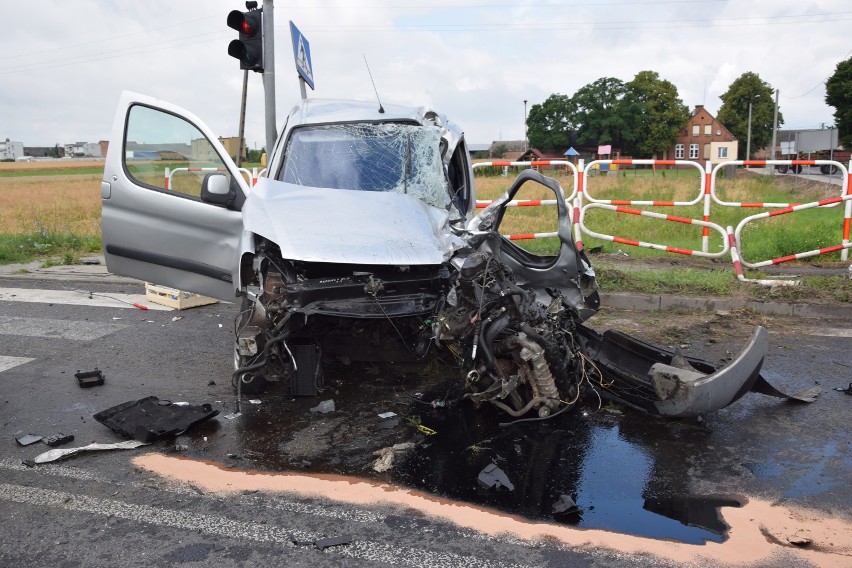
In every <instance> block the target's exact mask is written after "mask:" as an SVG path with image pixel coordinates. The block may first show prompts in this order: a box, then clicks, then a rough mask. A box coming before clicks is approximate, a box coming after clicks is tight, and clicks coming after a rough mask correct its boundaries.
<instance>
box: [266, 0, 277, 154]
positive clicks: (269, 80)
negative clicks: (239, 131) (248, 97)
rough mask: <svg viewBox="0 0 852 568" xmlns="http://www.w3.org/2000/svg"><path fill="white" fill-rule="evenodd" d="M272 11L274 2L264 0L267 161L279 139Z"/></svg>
mask: <svg viewBox="0 0 852 568" xmlns="http://www.w3.org/2000/svg"><path fill="white" fill-rule="evenodd" d="M272 10H273V9H272V0H263V58H264V66H263V93H264V109H265V113H264V116H265V122H266V157H267V160H268V158H270V157H271V156H272V147H273V146H275V140H276V139H277V138H278V134H277V133H276V119H275V23H274V20H273V16H272ZM268 163H269V162H268V161H267V164H268Z"/></svg>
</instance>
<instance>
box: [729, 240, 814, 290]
mask: <svg viewBox="0 0 852 568" xmlns="http://www.w3.org/2000/svg"><path fill="white" fill-rule="evenodd" d="M727 232H728V246H729V247H730V249H731V261H732V262H733V263H734V272H736V274H737V280H739V281H740V282H753V283H754V284H760V285H762V286H798V285H799V284H801V281H799V280H766V279H762V278H746V277H745V274H743V264H742V261H741V260H740V253H739V251H738V249H737V239H736V237H735V236H734V229H733V227H731V226H728V231H727Z"/></svg>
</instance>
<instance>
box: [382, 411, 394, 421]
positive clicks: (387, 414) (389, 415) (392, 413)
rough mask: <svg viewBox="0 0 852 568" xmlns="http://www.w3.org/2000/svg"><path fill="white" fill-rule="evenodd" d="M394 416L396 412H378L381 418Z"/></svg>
mask: <svg viewBox="0 0 852 568" xmlns="http://www.w3.org/2000/svg"><path fill="white" fill-rule="evenodd" d="M394 416H396V412H390V411H388V412H380V413H379V418H381V419H382V420H386V419H387V418H393V417H394Z"/></svg>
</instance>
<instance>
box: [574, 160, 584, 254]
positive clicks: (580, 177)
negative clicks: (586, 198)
mask: <svg viewBox="0 0 852 568" xmlns="http://www.w3.org/2000/svg"><path fill="white" fill-rule="evenodd" d="M585 185H586V161H585V160H583V159H581V160H580V161H579V162H578V163H577V197H575V198H574V244H575V246H576V247H577V250H583V234H582V232H581V230H580V212H581V211H582V210H583V191H585V189H586V188H585Z"/></svg>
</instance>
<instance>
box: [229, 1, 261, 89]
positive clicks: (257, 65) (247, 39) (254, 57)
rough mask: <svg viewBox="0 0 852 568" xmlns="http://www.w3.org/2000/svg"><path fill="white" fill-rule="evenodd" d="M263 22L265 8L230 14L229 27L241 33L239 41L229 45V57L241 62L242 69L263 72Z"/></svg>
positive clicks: (236, 11) (237, 11) (235, 11)
mask: <svg viewBox="0 0 852 568" xmlns="http://www.w3.org/2000/svg"><path fill="white" fill-rule="evenodd" d="M254 4H255V5H257V3H256V2H255V3H254ZM262 20H263V8H260V9H257V10H249V11H248V12H240V11H239V10H232V11H231V13H230V14H228V27H229V28H233V29H235V30H237V31H238V32H240V36H239V39H235V40H233V41H232V42H231V43H229V44H228V55H230V56H231V57H236V58H237V59H239V60H240V69H247V70H249V71H258V72H263V26H262V25H261V24H262Z"/></svg>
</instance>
